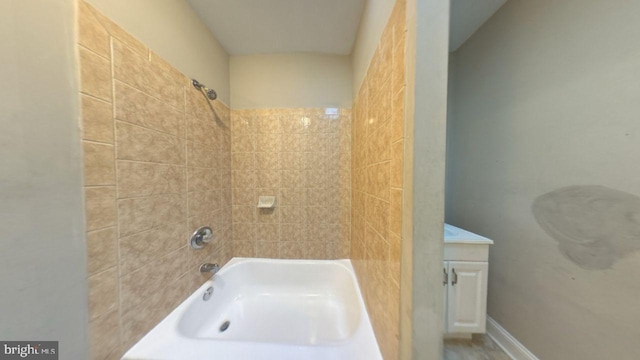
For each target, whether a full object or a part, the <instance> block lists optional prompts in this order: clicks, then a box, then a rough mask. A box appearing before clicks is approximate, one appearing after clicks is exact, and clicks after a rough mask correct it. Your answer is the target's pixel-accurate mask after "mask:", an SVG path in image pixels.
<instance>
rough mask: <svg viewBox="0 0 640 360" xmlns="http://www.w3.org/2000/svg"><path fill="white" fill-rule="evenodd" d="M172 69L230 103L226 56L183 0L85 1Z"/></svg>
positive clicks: (227, 57)
mask: <svg viewBox="0 0 640 360" xmlns="http://www.w3.org/2000/svg"><path fill="white" fill-rule="evenodd" d="M88 2H89V3H91V4H93V5H94V6H95V7H96V8H97V9H99V10H100V11H102V13H104V14H105V15H106V16H107V17H108V18H110V19H111V20H113V21H115V22H116V23H117V24H118V25H120V26H122V28H124V29H125V30H126V31H127V32H129V33H130V34H132V35H133V36H135V37H136V38H138V40H140V41H142V42H143V43H144V44H145V45H147V46H148V47H149V48H150V49H151V50H153V51H155V52H156V53H158V55H160V57H162V58H163V59H165V60H167V61H168V62H169V63H170V64H171V65H173V66H174V67H175V68H176V69H178V70H179V71H181V72H182V73H183V74H185V75H187V76H188V77H191V78H196V79H198V80H199V81H200V82H202V83H204V84H205V85H207V86H208V87H210V88H212V89H215V90H216V91H217V92H218V98H219V99H220V101H222V102H223V103H225V104H229V103H230V94H229V55H227V53H226V51H225V50H224V48H223V47H222V46H221V45H220V43H219V42H218V40H216V38H215V37H214V36H213V35H212V34H211V32H210V31H209V29H208V28H207V27H206V26H205V25H204V23H203V22H202V21H201V20H200V18H199V17H198V15H197V14H196V12H195V11H194V10H193V9H192V8H191V6H190V5H189V4H188V3H187V1H186V0H135V1H131V0H88Z"/></svg>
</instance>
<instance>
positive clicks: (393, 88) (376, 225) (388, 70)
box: [351, 0, 406, 360]
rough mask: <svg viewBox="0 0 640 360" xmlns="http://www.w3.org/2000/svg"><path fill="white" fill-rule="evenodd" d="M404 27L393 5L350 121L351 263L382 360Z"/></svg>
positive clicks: (394, 278) (400, 129) (394, 291)
mask: <svg viewBox="0 0 640 360" xmlns="http://www.w3.org/2000/svg"><path fill="white" fill-rule="evenodd" d="M405 24H406V21H405V0H398V1H397V2H396V4H395V7H394V9H393V12H392V14H391V17H390V19H389V22H388V23H387V26H386V28H385V30H384V32H383V34H382V37H381V39H380V43H379V44H378V48H377V50H376V52H375V55H374V57H373V59H372V61H371V64H370V66H369V69H368V72H367V75H366V77H365V79H364V82H363V83H362V86H361V88H360V91H359V93H358V96H357V98H356V101H355V106H354V115H353V116H354V122H353V147H352V152H353V187H352V191H353V201H352V204H353V212H352V214H353V217H352V223H353V227H352V234H351V236H352V241H351V259H352V261H353V264H354V267H355V270H356V274H357V276H358V281H359V282H360V288H361V289H362V293H363V295H364V300H365V303H366V305H367V310H368V312H369V316H370V317H371V321H372V324H373V328H374V331H375V334H376V338H377V340H378V343H379V345H380V350H381V351H382V354H383V356H384V359H385V360H392V359H397V358H398V341H399V314H400V305H399V304H400V285H399V284H400V248H401V242H402V191H403V175H402V172H403V157H404V152H403V144H404V142H403V139H404V91H405V75H404V73H405V60H404V54H405V33H406V25H405Z"/></svg>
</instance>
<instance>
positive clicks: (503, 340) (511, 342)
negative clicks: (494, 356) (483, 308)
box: [487, 316, 539, 360]
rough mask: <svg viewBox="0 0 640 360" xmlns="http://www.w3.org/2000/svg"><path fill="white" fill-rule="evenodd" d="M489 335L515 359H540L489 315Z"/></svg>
mask: <svg viewBox="0 0 640 360" xmlns="http://www.w3.org/2000/svg"><path fill="white" fill-rule="evenodd" d="M487 335H489V337H490V338H491V339H492V340H493V341H494V342H495V343H496V345H498V346H500V348H501V349H502V350H504V352H505V353H507V355H509V357H510V358H511V359H513V360H539V359H538V358H537V357H536V356H535V355H533V353H532V352H531V351H529V349H527V348H526V347H524V345H522V344H521V343H520V342H519V341H518V339H516V338H514V337H513V335H511V334H509V332H508V331H507V330H505V328H503V327H502V326H500V324H498V323H497V322H496V321H495V320H493V319H492V318H491V317H489V316H487Z"/></svg>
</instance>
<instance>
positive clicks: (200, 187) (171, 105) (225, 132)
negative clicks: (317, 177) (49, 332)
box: [78, 1, 232, 359]
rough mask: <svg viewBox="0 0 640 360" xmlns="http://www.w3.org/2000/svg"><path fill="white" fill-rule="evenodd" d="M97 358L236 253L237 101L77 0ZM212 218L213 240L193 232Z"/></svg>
mask: <svg viewBox="0 0 640 360" xmlns="http://www.w3.org/2000/svg"><path fill="white" fill-rule="evenodd" d="M79 7H80V8H79V14H78V22H79V43H78V49H79V54H80V65H81V94H80V97H81V101H82V132H83V137H82V138H83V149H84V169H85V171H84V174H85V201H86V222H87V231H88V232H87V249H88V250H87V251H88V275H89V278H88V282H89V305H90V316H89V317H90V321H91V322H90V332H91V333H90V338H91V357H92V359H119V358H120V356H121V355H122V354H123V353H124V351H126V350H127V349H128V348H129V347H130V346H131V345H133V344H134V343H135V342H136V341H137V340H138V339H140V338H141V337H142V336H143V335H144V334H145V333H146V332H147V331H149V330H150V329H151V328H152V327H153V326H155V325H156V324H157V323H158V322H159V321H160V320H161V319H162V318H163V317H164V316H166V314H168V313H169V312H170V311H171V310H172V309H173V308H174V307H175V306H176V305H177V304H179V303H180V302H181V301H182V300H184V299H185V298H186V297H187V296H188V295H189V294H190V293H192V292H193V291H194V290H195V289H196V288H197V287H198V286H199V285H200V284H201V283H202V282H204V281H205V280H206V276H202V275H200V274H199V272H198V269H197V268H198V266H199V264H200V263H202V262H218V263H220V264H221V265H222V264H224V263H225V262H226V261H227V260H228V259H229V258H230V256H231V253H232V249H231V246H232V244H231V230H232V228H231V156H230V155H231V154H230V149H231V129H230V123H231V122H230V112H229V109H228V108H226V107H225V106H224V105H223V104H221V103H220V102H214V105H213V106H214V109H215V115H214V112H213V111H212V109H210V108H209V105H208V104H207V102H206V100H205V99H204V97H203V96H202V95H201V94H200V93H199V92H197V91H196V90H195V89H194V88H193V87H191V86H190V84H189V80H188V79H187V78H186V77H185V76H184V75H182V74H181V73H180V72H179V71H177V70H176V69H174V68H173V67H171V66H170V65H169V64H168V63H166V62H164V61H163V60H162V59H160V58H159V57H158V56H157V55H156V54H154V53H153V52H151V51H149V49H148V48H147V47H146V46H145V45H144V44H142V43H140V42H139V41H137V40H136V39H134V38H133V37H132V36H130V35H129V34H127V33H126V32H125V31H123V30H122V29H121V28H119V27H118V26H117V25H116V24H114V23H113V22H111V21H110V20H109V19H107V18H106V17H104V16H103V15H102V14H100V13H99V12H98V11H96V10H95V9H94V8H92V7H91V6H90V5H88V4H86V3H85V2H83V1H80V3H79ZM202 225H209V226H211V227H212V228H213V229H214V231H215V232H216V234H217V236H218V237H217V240H216V241H215V242H214V243H213V244H211V245H209V246H208V247H206V248H205V249H204V250H199V251H194V250H192V249H191V248H190V247H188V246H187V239H188V236H189V234H190V233H191V232H192V231H193V230H194V229H195V228H197V227H198V226H202Z"/></svg>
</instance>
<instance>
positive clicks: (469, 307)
mask: <svg viewBox="0 0 640 360" xmlns="http://www.w3.org/2000/svg"><path fill="white" fill-rule="evenodd" d="M488 270H489V263H487V262H467V261H449V262H448V273H449V285H448V286H447V313H448V319H447V332H449V333H484V332H485V326H486V324H485V322H486V313H487V275H488V274H487V272H488Z"/></svg>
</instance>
